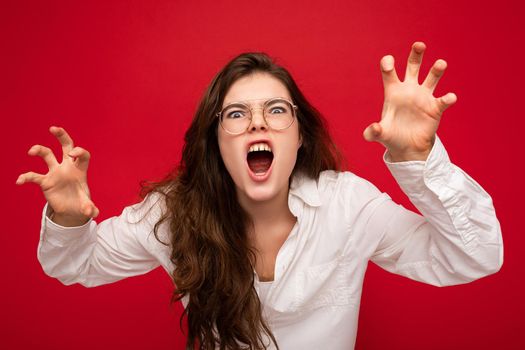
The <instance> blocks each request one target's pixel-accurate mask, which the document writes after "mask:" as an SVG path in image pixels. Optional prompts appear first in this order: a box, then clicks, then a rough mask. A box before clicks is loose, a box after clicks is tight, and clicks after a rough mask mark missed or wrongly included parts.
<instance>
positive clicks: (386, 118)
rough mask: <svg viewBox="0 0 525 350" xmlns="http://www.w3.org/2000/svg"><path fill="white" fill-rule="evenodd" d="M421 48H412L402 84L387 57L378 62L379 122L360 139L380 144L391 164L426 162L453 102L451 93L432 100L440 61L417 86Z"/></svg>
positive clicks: (417, 44)
mask: <svg viewBox="0 0 525 350" xmlns="http://www.w3.org/2000/svg"><path fill="white" fill-rule="evenodd" d="M425 48H426V47H425V44H424V43H422V42H415V43H414V44H413V45H412V50H411V52H410V55H409V57H408V64H407V68H406V73H405V80H404V81H400V80H399V78H398V76H397V73H396V70H395V68H394V57H392V56H390V55H388V56H384V57H383V58H382V59H381V73H382V76H383V86H384V93H385V100H384V103H383V111H382V113H381V121H380V122H378V123H377V122H376V123H372V124H371V125H370V126H368V127H367V128H366V129H365V131H364V132H363V136H364V138H365V139H366V140H367V141H377V142H380V143H381V144H383V145H384V146H385V147H386V148H387V150H388V153H389V155H390V159H391V160H392V161H394V162H399V161H407V160H426V159H427V156H428V154H429V153H430V150H431V149H432V146H433V144H434V139H435V135H436V130H437V128H438V125H439V121H440V119H441V116H442V114H443V112H444V111H445V109H447V108H448V107H450V106H451V105H453V104H454V103H455V102H456V100H457V97H456V95H455V94H453V93H448V94H445V95H443V96H441V97H438V98H436V97H434V96H433V92H434V89H435V88H436V85H437V83H438V81H439V79H440V78H441V76H442V75H443V73H444V72H445V69H446V67H447V63H446V62H445V61H444V60H441V59H439V60H437V61H436V62H435V63H434V65H433V66H432V68H431V69H430V72H429V73H428V75H427V77H426V78H425V81H424V82H423V83H422V84H419V82H418V74H419V68H420V66H421V60H422V57H423V52H424V51H425Z"/></svg>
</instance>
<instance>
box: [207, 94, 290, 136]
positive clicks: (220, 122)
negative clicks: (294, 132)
mask: <svg viewBox="0 0 525 350" xmlns="http://www.w3.org/2000/svg"><path fill="white" fill-rule="evenodd" d="M261 100H263V99H253V100H246V101H237V102H231V103H228V104H227V105H226V106H224V107H223V108H222V109H221V111H220V112H218V113H216V114H215V116H216V117H217V118H219V124H220V125H221V128H222V129H223V130H224V131H225V132H226V133H228V134H230V135H241V134H244V133H245V132H246V131H248V129H249V128H250V125H251V124H252V119H253V110H254V109H261V108H262V110H263V114H262V115H263V119H264V122H265V123H266V125H268V128H269V129H272V130H277V131H280V130H286V129H288V128H289V127H290V126H292V124H293V123H294V122H295V119H296V118H297V109H298V107H297V105H295V104H294V103H293V102H292V101H290V100H288V99H286V98H283V97H273V98H269V99H267V100H266V101H264V103H263V105H262V107H259V108H257V107H252V106H250V105H249V104H247V103H246V102H247V101H261ZM273 101H285V102H288V103H289V104H290V105H291V106H292V117H293V118H292V122H291V123H290V124H289V125H288V126H286V127H284V128H280V129H276V128H272V127H271V126H270V124H269V123H268V121H267V120H266V116H265V115H264V110H265V108H266V106H267V105H268V104H269V103H270V102H273ZM239 104H240V105H243V106H245V107H246V108H247V109H248V110H249V111H250V115H249V117H248V118H250V123H249V124H248V126H247V127H246V129H245V130H243V131H241V132H238V133H233V132H231V131H228V130H226V128H225V127H224V125H222V113H223V112H224V111H225V110H226V109H227V108H228V107H230V106H231V105H239Z"/></svg>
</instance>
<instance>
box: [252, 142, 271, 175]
mask: <svg viewBox="0 0 525 350" xmlns="http://www.w3.org/2000/svg"><path fill="white" fill-rule="evenodd" d="M247 161H248V167H249V168H250V170H251V171H252V172H253V173H254V174H255V175H259V176H261V175H264V174H266V172H267V171H268V169H270V166H271V165H272V161H273V153H272V149H271V148H270V146H269V145H268V144H267V143H265V142H261V143H255V144H253V145H251V146H250V149H249V150H248V156H247Z"/></svg>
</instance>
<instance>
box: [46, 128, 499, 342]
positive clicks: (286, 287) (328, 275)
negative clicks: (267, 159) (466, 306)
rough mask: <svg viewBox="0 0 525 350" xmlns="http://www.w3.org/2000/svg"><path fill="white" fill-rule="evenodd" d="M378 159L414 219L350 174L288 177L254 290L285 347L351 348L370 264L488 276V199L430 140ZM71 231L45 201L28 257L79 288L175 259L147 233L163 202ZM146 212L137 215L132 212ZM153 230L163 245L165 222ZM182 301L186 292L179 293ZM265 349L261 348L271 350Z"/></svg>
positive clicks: (424, 277) (491, 226) (435, 280)
mask: <svg viewBox="0 0 525 350" xmlns="http://www.w3.org/2000/svg"><path fill="white" fill-rule="evenodd" d="M385 162H386V164H387V166H388V168H389V169H390V171H391V173H392V175H393V176H394V178H395V179H396V181H397V182H398V183H399V185H400V186H401V188H402V189H403V191H404V192H405V193H406V194H407V195H408V197H409V198H410V200H411V201H412V203H413V204H414V205H415V206H416V207H417V208H418V209H419V211H420V212H421V213H422V214H423V215H424V217H422V216H421V215H419V214H415V213H413V212H411V211H409V210H407V209H405V208H403V207H402V206H400V205H397V204H395V203H394V202H392V200H391V199H390V197H389V196H388V195H387V194H384V193H381V192H380V191H379V190H378V189H377V188H376V187H375V186H373V185H372V184H371V183H369V182H368V181H366V180H364V179H362V178H360V177H358V176H356V175H354V174H353V173H350V172H335V171H325V172H322V173H321V175H320V177H319V179H318V180H315V179H310V178H307V177H305V176H300V175H298V176H296V177H294V178H293V181H292V184H291V187H290V191H289V197H288V204H289V207H290V210H291V211H292V213H293V215H294V216H296V217H297V222H296V224H295V226H294V228H293V229H292V231H291V232H290V234H289V236H288V238H287V239H286V241H285V242H284V244H283V245H282V247H281V248H280V250H279V252H278V254H277V258H276V262H275V273H274V281H273V282H272V283H265V284H264V286H263V284H262V283H261V282H260V281H259V279H258V277H257V274H256V273H255V271H254V273H255V288H256V290H257V292H258V293H259V295H260V298H261V302H262V305H263V314H264V316H265V317H266V319H267V320H268V323H269V325H270V327H271V329H272V331H273V333H274V335H275V338H276V340H277V342H278V344H279V346H280V348H281V349H283V350H295V349H303V350H309V349H312V350H318V349H333V350H338V349H341V350H343V349H345V350H346V349H351V348H353V346H354V343H355V338H356V331H357V320H358V311H359V303H360V298H361V290H362V285H363V278H364V275H365V270H366V267H367V263H368V261H369V260H372V261H373V262H374V263H376V264H378V265H379V266H381V267H382V268H384V269H386V270H388V271H391V272H393V273H396V274H400V275H403V276H406V277H408V278H411V279H414V280H418V281H422V282H425V283H429V284H433V285H436V286H446V285H452V284H461V283H466V282H469V281H472V280H475V279H477V278H480V277H483V276H486V275H489V274H491V273H494V272H497V271H498V270H499V269H500V267H501V264H502V263H503V244H502V238H501V231H500V225H499V222H498V220H497V218H496V215H495V212H494V208H493V205H492V200H491V198H490V196H489V195H488V194H487V193H486V192H485V191H484V190H483V189H482V188H481V187H480V186H479V185H478V184H477V183H476V182H475V181H474V180H473V179H471V178H470V177H469V176H468V175H467V174H466V173H464V172H463V171H462V170H461V169H460V168H458V167H457V166H455V165H453V164H452V163H451V162H450V161H449V158H448V155H447V153H446V151H445V149H444V147H443V145H442V143H441V141H440V140H439V138H436V141H435V144H434V147H433V149H432V151H431V153H430V155H429V157H428V159H427V160H426V161H409V162H400V163H390V162H389V161H388V160H387V159H386V158H385ZM158 198H159V197H158V195H157V198H156V199H155V195H150V196H148V197H146V199H145V200H144V204H145V205H144V206H140V207H139V205H140V204H135V205H133V206H130V207H126V208H125V209H124V211H123V212H122V214H121V215H120V216H118V217H112V218H109V219H107V220H104V221H102V222H100V223H98V224H97V223H96V221H94V220H90V221H89V222H88V223H86V224H85V225H83V226H80V227H68V228H66V227H62V226H59V225H57V224H55V223H53V222H52V221H51V220H50V219H49V218H48V215H49V214H50V212H51V208H50V207H48V205H47V204H46V206H45V207H44V212H43V214H44V215H43V218H42V227H41V236H40V242H39V245H38V253H37V254H38V259H39V261H40V263H41V264H42V267H43V269H44V271H45V272H46V274H48V275H49V276H52V277H56V278H58V279H59V280H60V281H61V282H62V283H64V284H66V285H70V284H73V283H80V284H82V285H84V286H86V287H93V286H98V285H101V284H105V283H111V282H115V281H117V280H120V279H122V278H125V277H130V276H134V275H140V274H144V273H146V272H148V271H151V270H152V269H154V268H156V267H158V266H159V265H161V266H162V267H163V268H164V269H165V270H166V271H167V272H168V273H171V271H173V268H174V266H173V265H172V264H171V262H170V260H169V254H170V251H169V248H168V247H166V246H164V245H162V244H160V243H159V242H158V241H157V240H156V238H155V237H154V236H153V234H152V229H153V225H154V224H155V222H156V221H157V220H158V218H159V216H160V213H161V210H162V206H163V204H162V202H161V201H159V202H157V200H158ZM146 208H148V209H149V208H151V209H152V210H151V211H150V212H149V214H148V216H147V218H146V220H143V221H142V222H138V218H140V217H141V215H143V214H144V213H145V210H146ZM159 233H160V237H161V239H162V237H165V239H164V241H165V242H169V239H168V238H167V237H168V231H167V225H165V224H163V225H162V226H161V227H160V231H159ZM183 305H184V306H186V305H187V298H185V299H183ZM273 348H274V347H271V349H273Z"/></svg>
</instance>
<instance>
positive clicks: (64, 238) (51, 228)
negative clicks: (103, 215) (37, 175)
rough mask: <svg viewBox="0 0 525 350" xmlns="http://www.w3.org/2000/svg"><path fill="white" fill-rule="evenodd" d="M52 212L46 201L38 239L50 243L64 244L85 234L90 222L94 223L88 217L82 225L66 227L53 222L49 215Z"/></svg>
mask: <svg viewBox="0 0 525 350" xmlns="http://www.w3.org/2000/svg"><path fill="white" fill-rule="evenodd" d="M52 213H53V208H51V206H49V203H46V205H45V206H44V209H43V211H42V224H41V229H40V240H41V241H45V242H48V243H51V244H53V245H55V246H64V245H67V243H68V242H71V241H74V240H77V239H79V237H82V236H83V235H85V234H87V232H88V231H89V228H90V226H91V225H92V224H95V225H96V223H95V222H94V221H93V218H90V219H89V221H88V222H86V223H85V224H84V225H82V226H73V227H66V226H62V225H59V224H57V223H55V222H53V221H52V220H51V219H50V218H49V217H50V215H51V214H52Z"/></svg>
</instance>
